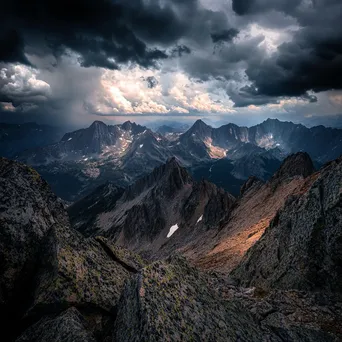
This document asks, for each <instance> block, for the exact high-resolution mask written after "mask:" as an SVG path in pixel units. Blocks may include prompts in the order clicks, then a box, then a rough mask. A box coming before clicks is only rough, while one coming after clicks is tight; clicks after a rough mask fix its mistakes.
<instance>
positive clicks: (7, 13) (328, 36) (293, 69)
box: [0, 0, 342, 122]
mask: <svg viewBox="0 0 342 342" xmlns="http://www.w3.org/2000/svg"><path fill="white" fill-rule="evenodd" d="M341 22H342V3H341V1H340V0H312V1H310V0H286V1H285V0H228V1H226V0H219V1H216V2H212V1H209V0H182V1H181V0H158V1H157V0H150V1H146V0H130V1H123V0H100V1H96V0H89V1H81V0H70V1H66V0H61V1H58V2H51V1H49V2H47V1H43V0H33V1H31V2H27V1H24V0H11V1H9V0H5V2H4V4H2V5H1V10H0V32H1V33H0V44H1V49H0V105H1V106H0V114H1V113H2V114H1V115H3V114H6V115H7V116H6V117H8V115H11V116H14V115H17V114H18V115H19V114H20V115H23V113H25V115H26V118H31V117H32V118H37V117H38V118H39V117H44V118H46V117H49V118H51V120H52V121H54V122H63V121H70V120H72V121H73V122H78V121H82V118H81V117H82V116H83V117H85V116H87V115H88V116H89V117H90V118H91V119H93V118H94V116H96V115H113V116H115V115H124V114H139V113H140V114H165V115H171V114H172V113H175V114H177V115H184V116H186V115H193V114H194V113H195V114H196V113H203V114H204V115H212V114H215V113H216V114H220V115H223V113H226V114H229V115H230V114H231V113H232V112H234V113H235V114H236V115H238V113H243V115H246V111H247V112H248V111H249V112H250V113H251V115H254V113H255V111H257V110H258V108H261V109H262V110H263V111H264V113H266V114H267V113H269V114H270V115H281V113H284V112H286V113H288V112H289V111H291V113H292V112H293V111H297V112H298V113H303V115H304V114H305V115H306V113H307V112H309V113H314V114H315V113H316V114H322V113H324V112H325V111H326V112H327V113H329V115H330V114H333V113H336V114H338V113H342V102H341V101H339V100H338V101H336V98H338V99H339V98H340V97H339V96H340V95H339V94H340V93H339V92H340V91H341V89H342V26H341ZM332 92H334V93H333V94H334V95H333V96H332V95H331V94H332ZM336 92H337V93H336ZM323 103H324V106H323V107H322V104H323ZM1 110H2V112H1ZM266 114H265V115H266ZM310 115H311V114H310ZM3 117H4V116H3Z"/></svg>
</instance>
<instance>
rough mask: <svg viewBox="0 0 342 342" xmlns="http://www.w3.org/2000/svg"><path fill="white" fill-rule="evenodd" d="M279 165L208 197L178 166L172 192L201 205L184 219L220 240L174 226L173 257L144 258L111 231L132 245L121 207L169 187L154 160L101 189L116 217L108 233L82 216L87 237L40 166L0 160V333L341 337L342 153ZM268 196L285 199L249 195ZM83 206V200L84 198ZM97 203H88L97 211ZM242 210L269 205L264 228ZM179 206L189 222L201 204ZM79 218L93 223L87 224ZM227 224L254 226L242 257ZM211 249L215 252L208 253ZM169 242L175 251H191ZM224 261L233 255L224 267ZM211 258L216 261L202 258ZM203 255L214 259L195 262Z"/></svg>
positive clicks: (13, 336)
mask: <svg viewBox="0 0 342 342" xmlns="http://www.w3.org/2000/svg"><path fill="white" fill-rule="evenodd" d="M303 161H304V163H302V162H303ZM292 162H295V163H294V164H293V165H292V167H291V163H292ZM284 163H285V164H284V165H283V167H282V169H281V170H280V171H279V172H278V174H276V175H275V177H274V178H273V179H272V180H271V181H270V182H269V183H268V184H263V183H262V182H259V181H258V180H257V179H250V180H249V181H248V183H246V185H245V186H244V188H243V193H242V195H241V196H242V197H241V198H239V199H237V200H234V199H232V198H230V197H229V195H228V194H222V193H221V192H220V191H218V190H216V188H212V187H210V185H206V186H205V189H206V192H204V193H206V194H207V197H205V198H204V201H203V202H202V201H201V200H200V199H201V198H202V197H201V196H200V195H197V193H198V191H199V194H201V191H204V190H201V191H200V190H198V189H201V188H200V185H198V184H197V183H196V184H195V183H193V182H192V180H191V179H189V178H188V177H187V175H185V174H181V177H180V178H181V179H182V180H183V183H179V184H178V183H177V184H178V188H177V189H178V190H177V192H179V193H180V194H183V196H184V197H181V198H182V199H184V201H185V202H186V203H188V204H189V205H190V204H191V203H192V204H194V205H195V206H196V203H200V205H201V206H202V209H203V213H202V214H203V215H204V218H202V220H200V221H199V223H198V222H197V221H195V222H194V223H193V226H192V228H191V232H192V234H195V232H196V224H197V223H198V224H200V225H201V226H200V227H199V231H198V232H199V233H200V234H202V235H201V238H202V240H203V239H204V237H206V236H213V235H215V236H216V239H219V240H213V241H215V242H214V244H215V246H216V247H215V246H214V249H213V248H212V246H211V241H209V240H207V241H204V242H202V243H203V244H204V243H206V244H207V245H208V247H207V248H204V247H203V246H202V247H201V248H199V249H198V250H196V248H195V247H194V245H193V244H194V243H195V242H189V243H187V245H179V244H177V243H176V244H172V240H171V239H172V238H175V239H176V241H178V240H179V241H180V238H179V237H178V238H177V234H180V235H181V234H182V232H181V228H179V230H177V231H176V232H175V233H174V236H171V237H170V238H169V239H168V240H167V241H168V244H170V246H169V247H168V248H166V251H168V253H170V254H172V255H170V256H167V257H166V255H165V258H163V259H162V260H156V261H153V262H150V261H146V260H144V259H143V258H141V257H139V256H138V255H137V254H135V253H134V252H131V251H129V250H127V249H124V248H122V247H119V246H117V245H115V244H114V243H113V241H116V240H118V239H120V238H121V240H122V241H123V242H125V245H126V247H130V243H131V242H132V241H134V244H132V246H133V247H134V248H133V249H135V250H137V249H139V248H138V246H137V242H136V241H135V240H132V239H133V236H132V233H134V232H135V231H133V232H132V231H129V234H127V233H126V235H125V234H124V233H125V232H126V230H127V229H128V223H129V220H128V219H127V215H125V213H123V212H122V211H118V210H119V208H127V210H129V211H130V212H131V215H133V214H134V213H135V211H134V210H135V209H132V208H134V205H133V204H132V203H131V202H132V201H134V198H136V196H138V197H139V196H141V194H144V196H146V197H145V198H146V199H147V200H149V201H150V202H149V203H154V202H153V195H154V196H160V193H158V191H161V192H162V194H163V195H162V197H163V198H164V199H165V198H172V199H173V194H172V191H171V193H169V190H170V188H169V187H168V186H167V185H170V183H168V182H166V183H165V176H164V175H160V174H159V172H160V170H159V171H155V175H154V176H152V178H153V177H154V178H155V179H154V180H153V179H152V178H150V183H148V185H149V186H148V187H147V188H145V187H144V185H140V187H135V188H131V189H128V190H125V191H124V190H122V189H119V188H113V187H109V188H106V187H105V188H104V189H102V190H103V191H104V192H105V194H107V195H108V196H109V197H110V196H113V202H111V201H110V200H108V197H106V198H107V199H106V200H105V201H104V202H103V203H104V204H105V208H107V209H106V210H108V211H111V212H112V213H113V215H114V214H115V215H114V216H115V218H117V219H118V221H116V222H118V223H119V224H117V225H110V226H109V228H110V229H108V232H111V233H107V234H105V233H104V232H105V230H103V229H94V227H95V228H98V226H97V223H96V222H94V221H93V220H92V218H91V217H88V216H86V217H85V219H84V220H80V221H78V222H81V223H80V227H82V228H81V230H82V231H83V232H85V233H86V235H87V237H85V236H84V235H83V234H81V232H79V231H77V230H75V229H74V228H72V227H71V226H70V223H69V218H68V215H67V213H66V210H65V208H64V205H63V203H62V202H61V201H59V200H58V198H57V197H56V196H55V195H54V194H53V193H52V192H51V190H50V188H49V186H48V185H47V183H46V182H45V181H44V180H42V179H41V177H40V176H39V174H37V173H36V171H34V170H33V169H31V168H29V167H27V166H25V165H22V164H19V163H16V162H13V161H9V160H7V159H4V158H2V159H0V189H1V192H0V225H1V230H0V286H1V287H0V315H1V316H0V319H1V322H2V340H4V341H37V342H38V341H39V342H44V341H49V342H51V341H56V342H57V341H66V342H69V341H70V342H72V341H113V342H114V341H118V342H121V341H122V342H127V341H340V340H342V326H341V318H342V298H341V289H342V287H341V274H342V272H341V265H342V254H341V250H342V248H341V247H342V246H341V244H342V226H341V220H340V218H341V215H340V214H341V189H342V167H341V165H342V159H338V160H336V161H333V162H331V163H330V164H328V165H326V166H325V167H324V168H323V169H322V170H320V171H319V172H313V169H312V167H311V166H312V163H311V164H310V160H308V159H307V156H306V155H304V154H301V155H297V156H295V157H294V158H292V159H289V160H287V161H285V162H284ZM173 166H174V167H173V168H171V169H170V168H169V167H167V168H166V170H167V172H169V173H168V175H173V176H172V177H171V179H173V180H174V181H175V182H177V181H178V180H179V173H177V177H175V176H174V173H173V172H175V170H178V171H179V169H178V166H176V165H173ZM170 170H171V171H172V172H170ZM286 170H287V171H286ZM178 171H177V172H178ZM285 171H286V172H285ZM180 172H181V171H180ZM291 172H293V173H291ZM298 174H300V175H298ZM156 179H163V180H164V181H163V184H164V185H165V184H166V187H165V186H163V187H160V186H159V185H158V186H156V183H155V180H156ZM166 179H170V178H169V177H166ZM157 183H158V182H157ZM158 184H159V183H158ZM184 186H185V188H186V189H188V193H186V195H184V192H183V191H181V190H182V189H183V187H184ZM198 187H199V188H198ZM153 189H155V190H153ZM208 189H211V190H210V191H209V192H208V191H207V190H208ZM284 189H291V191H290V190H287V192H286V196H285V195H284V192H285V190H284ZM102 190H101V189H100V190H98V191H100V193H101V191H102ZM138 190H139V191H138ZM147 190H148V191H147ZM135 191H137V193H136V192H135ZM191 193H194V195H193V196H194V198H195V200H193V201H190V199H191V198H192V197H191ZM97 194H99V192H98V193H97ZM123 194H125V195H124V197H122V196H123ZM195 194H196V196H195ZM213 194H218V195H219V197H220V198H221V201H223V202H220V203H226V204H225V205H226V206H227V207H226V208H227V211H228V213H229V215H227V213H223V214H222V220H219V219H218V218H217V217H216V216H214V217H213V218H212V217H211V216H210V213H211V212H216V211H215V210H214V211H213V210H211V209H210V208H211V206H212V205H213V203H214V204H215V201H213V200H211V196H212V195H213ZM274 194H278V195H282V198H283V200H282V201H278V202H277V203H273V206H271V205H269V208H263V209H261V208H260V207H258V206H257V204H256V202H260V201H259V200H257V199H264V205H265V203H266V205H267V203H268V202H267V198H271V199H272V200H273V202H274V199H275V197H273V196H274ZM255 196H256V197H255ZM94 198H97V200H99V199H102V196H97V197H96V196H95V197H94ZM177 198H180V197H177ZM90 200H91V198H90V199H89V198H88V199H87V201H90ZM118 201H119V202H118ZM189 201H190V202H189ZM230 201H231V202H230ZM95 202H96V201H95ZM174 202H176V199H174ZM118 203H119V204H120V206H118ZM127 203H129V204H130V206H129V207H127ZM92 204H94V203H92V202H87V205H88V206H91V205H92ZM138 204H139V205H141V203H138ZM251 204H253V206H254V207H253V206H250V205H251ZM76 208H77V207H76ZM189 208H191V206H189ZM74 209H75V207H74ZM81 209H82V208H79V210H81ZM100 209H101V208H99V207H97V208H96V213H97V215H100V214H101V210H100ZM243 209H244V210H245V216H251V219H250V220H252V221H253V220H254V221H255V222H259V221H260V220H259V219H262V217H261V216H262V215H263V214H262V213H268V217H267V219H266V220H265V221H262V227H261V228H260V227H256V226H255V224H254V223H253V222H254V221H253V222H252V221H248V222H245V221H243V220H242V214H241V211H242V210H243ZM254 209H255V210H254ZM266 209H267V210H266ZM132 210H133V211H132ZM155 210H157V209H155ZM81 211H82V210H81ZM84 211H85V209H84V208H83V212H84ZM253 211H255V212H254V213H253ZM120 213H121V214H120ZM179 213H182V215H181V214H179V215H180V216H179V219H181V220H182V224H184V227H185V223H186V222H190V223H191V222H193V221H194V220H195V219H196V220H198V219H199V218H198V217H197V216H198V215H199V214H200V213H198V212H196V210H193V211H191V213H192V215H190V217H188V216H186V214H184V212H183V211H182V210H180V211H179ZM85 214H86V213H85V212H84V215H85ZM253 215H254V216H253ZM102 216H103V215H102ZM165 217H167V216H166V215H165ZM74 220H75V218H74ZM258 220H259V221H258ZM268 220H269V221H270V222H271V223H270V224H269V225H268V223H267V222H268ZM76 221H77V220H76ZM87 222H89V225H90V226H91V227H90V228H91V229H87V226H86V223H87ZM211 222H215V224H212V225H210V223H211ZM237 222H240V223H241V224H240V223H239V224H237ZM168 223H169V222H168ZM170 224H171V222H170ZM236 225H238V226H239V227H240V228H239V229H240V231H239V233H240V234H242V235H240V236H244V235H243V234H244V230H247V231H248V235H249V234H250V232H249V231H250V230H251V229H254V230H255V231H257V232H258V233H260V235H259V236H258V238H255V239H254V240H253V243H251V242H248V241H247V240H248V239H249V238H250V237H249V238H246V239H245V242H246V241H247V242H246V243H247V245H248V247H251V248H250V249H249V250H248V252H247V253H246V254H245V253H242V254H243V255H241V256H240V257H239V258H238V257H237V256H236V249H234V248H232V246H231V245H229V244H227V242H228V241H229V236H231V237H234V236H235V237H236V236H237V234H238V233H237V232H238V228H237V226H236ZM264 226H267V227H264ZM135 227H138V226H135ZM144 227H145V226H144ZM182 227H183V226H182ZM253 227H254V228H253ZM101 228H102V226H101ZM168 228H169V227H168V226H166V225H163V226H162V228H161V230H156V231H155V232H154V233H153V234H157V235H158V234H162V236H164V234H165V232H166V233H167V230H168ZM265 228H266V229H265ZM134 229H137V228H134ZM144 232H145V230H144V231H143V233H144ZM229 232H231V234H232V235H229V234H230V233H229ZM95 233H96V234H95ZM139 233H140V234H142V233H141V232H139ZM213 233H214V234H213ZM97 234H100V235H102V236H98V235H97ZM153 234H151V233H149V234H147V233H146V232H145V233H144V234H143V235H141V236H140V238H141V239H142V240H143V243H144V244H143V247H141V248H142V249H143V250H144V249H146V245H147V242H146V241H147V239H148V238H149V241H150V243H151V245H153V238H154V235H153ZM210 234H213V235H210ZM234 234H235V235H234ZM255 234H257V233H255ZM255 234H254V235H253V236H254V237H255ZM103 235H105V236H106V237H104V236H103ZM260 236H261V238H260V239H259V237H260ZM166 239H167V238H166ZM242 240H243V239H242ZM234 241H235V242H236V241H237V240H234ZM196 243H197V244H198V243H199V241H198V240H197V242H196ZM236 243H237V242H236ZM240 243H241V244H242V245H243V244H244V242H243V241H242V242H241V241H240ZM171 246H174V248H171ZM217 247H220V248H221V249H220V251H215V248H217ZM160 250H163V248H162V247H161V245H158V248H156V249H155V250H154V252H155V255H162V254H163V253H159V251H160ZM174 252H178V254H179V253H183V254H184V255H185V256H186V257H187V258H188V259H189V260H190V263H189V261H187V259H186V258H184V257H183V256H180V255H174V254H173V253H174ZM231 259H232V260H233V263H232V264H230V266H228V267H223V266H222V264H229V260H231ZM210 261H212V263H213V264H214V266H213V267H211V268H210V267H208V264H209V263H210ZM194 264H195V265H197V267H195V266H193V265H194ZM198 267H200V268H202V269H205V270H207V271H208V270H211V271H210V272H203V271H201V270H200V269H199V268H198ZM231 269H233V271H232V272H230V270H231ZM218 271H220V272H218Z"/></svg>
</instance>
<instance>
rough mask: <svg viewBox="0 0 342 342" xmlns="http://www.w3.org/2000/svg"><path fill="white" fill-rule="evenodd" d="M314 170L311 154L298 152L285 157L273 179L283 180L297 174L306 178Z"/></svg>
mask: <svg viewBox="0 0 342 342" xmlns="http://www.w3.org/2000/svg"><path fill="white" fill-rule="evenodd" d="M314 171H315V168H314V165H313V163H312V160H311V158H310V156H309V155H308V154H307V153H306V152H298V153H296V154H293V155H290V156H288V157H287V158H285V160H284V161H283V163H282V165H281V167H280V168H279V170H278V171H277V172H276V173H275V174H274V175H273V177H272V180H271V181H275V180H277V181H278V182H282V181H284V180H286V179H289V178H291V177H295V176H303V177H304V178H305V177H308V176H310V175H311V174H312V173H314Z"/></svg>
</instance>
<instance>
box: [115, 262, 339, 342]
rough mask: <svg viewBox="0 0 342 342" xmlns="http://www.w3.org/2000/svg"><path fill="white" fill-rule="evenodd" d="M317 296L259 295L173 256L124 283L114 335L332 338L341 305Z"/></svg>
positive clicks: (151, 338)
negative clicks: (199, 269) (201, 270)
mask: <svg viewBox="0 0 342 342" xmlns="http://www.w3.org/2000/svg"><path fill="white" fill-rule="evenodd" d="M321 300H322V303H320V301H319V300H317V299H315V298H314V297H313V296H310V295H309V294H304V293H296V292H295V291H292V292H290V291H289V292H287V293H284V292H275V293H271V294H269V295H263V296H260V294H258V293H257V292H256V290H255V289H253V288H250V289H238V288H235V287H234V286H232V285H229V284H228V283H227V282H226V281H225V279H223V278H220V277H219V276H216V277H211V276H209V275H207V274H204V273H201V272H199V271H197V270H196V269H195V268H193V267H191V266H189V265H188V264H187V262H186V261H185V260H184V259H183V258H181V257H176V256H174V257H170V258H168V259H167V260H165V261H163V262H161V261H158V262H155V263H153V264H151V265H149V266H147V267H146V268H144V269H142V270H141V272H139V274H137V275H136V276H135V277H134V278H133V279H131V280H130V281H129V282H128V283H127V285H126V287H125V289H124V291H123V293H122V296H121V299H120V301H119V304H118V315H117V320H116V322H115V328H114V334H113V340H114V341H118V342H121V341H122V342H125V341H137V342H138V341H255V342H257V341H270V342H271V341H272V342H278V341H279V342H280V341H298V342H301V341H312V342H318V341H337V340H338V337H339V336H340V335H339V333H338V330H339V328H337V327H336V326H335V327H333V326H331V325H333V324H334V323H332V322H335V320H336V322H338V319H339V317H341V310H340V309H338V306H336V307H334V304H335V303H336V302H334V301H333V300H334V299H333V298H329V297H324V298H322V299H321ZM336 304H337V303H336ZM327 305H330V306H327ZM329 307H330V308H331V309H333V310H335V311H334V312H331V311H330V310H329ZM336 332H337V333H336Z"/></svg>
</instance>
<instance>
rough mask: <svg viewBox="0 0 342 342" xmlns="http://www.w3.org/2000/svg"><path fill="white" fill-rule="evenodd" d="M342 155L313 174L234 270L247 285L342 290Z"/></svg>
mask: <svg viewBox="0 0 342 342" xmlns="http://www.w3.org/2000/svg"><path fill="white" fill-rule="evenodd" d="M341 178H342V159H341V158H340V159H337V160H335V161H333V162H331V163H329V164H328V165H326V166H325V167H324V168H323V169H322V170H321V171H320V172H319V173H316V174H313V175H312V176H310V177H308V178H307V179H306V181H305V182H304V184H303V186H302V187H301V189H299V191H297V193H296V194H294V195H293V196H291V197H290V198H288V200H287V202H286V204H285V206H284V208H283V209H281V210H280V211H279V212H278V214H277V215H276V217H275V218H274V219H273V221H272V222H271V225H270V226H269V227H268V228H267V229H266V231H265V233H264V235H263V236H262V238H261V239H260V240H259V241H258V242H257V243H256V244H255V245H254V246H253V247H252V248H251V249H250V250H249V251H248V253H247V255H246V256H245V258H244V260H243V261H242V263H241V264H240V266H238V267H237V268H236V269H235V271H234V272H233V276H234V278H235V279H237V280H238V281H239V283H240V284H242V285H244V286H258V287H263V288H282V289H300V290H314V291H323V290H324V291H330V292H341V289H342V269H341V265H342V253H341V250H342V222H341V217H342V216H341V214H342V211H341V203H342V202H341Z"/></svg>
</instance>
